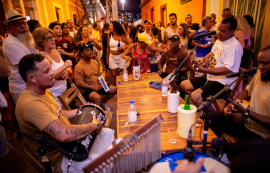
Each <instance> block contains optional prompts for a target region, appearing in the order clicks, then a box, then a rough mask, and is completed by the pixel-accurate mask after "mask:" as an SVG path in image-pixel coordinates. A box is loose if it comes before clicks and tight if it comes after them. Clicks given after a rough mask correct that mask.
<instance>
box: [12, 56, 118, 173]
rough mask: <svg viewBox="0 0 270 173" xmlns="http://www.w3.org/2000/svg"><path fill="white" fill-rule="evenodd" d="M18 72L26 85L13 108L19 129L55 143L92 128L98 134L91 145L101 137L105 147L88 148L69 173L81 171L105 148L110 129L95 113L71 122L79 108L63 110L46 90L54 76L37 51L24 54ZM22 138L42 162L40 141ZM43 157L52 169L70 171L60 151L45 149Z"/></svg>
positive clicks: (76, 136) (85, 132) (45, 60)
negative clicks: (82, 121)
mask: <svg viewBox="0 0 270 173" xmlns="http://www.w3.org/2000/svg"><path fill="white" fill-rule="evenodd" d="M19 73H20V75H21V77H22V78H23V80H24V81H25V82H26V88H25V90H24V91H23V92H22V94H21V96H20V98H19V99H18V102H17V105H16V110H15V111H16V118H17V120H18V124H19V126H20V129H21V131H23V132H24V133H26V134H28V135H30V136H34V137H36V138H38V139H39V138H41V137H44V138H46V139H48V140H51V141H54V142H55V143H57V145H61V144H62V143H66V142H72V141H77V140H79V139H82V138H84V137H85V136H87V135H89V134H90V133H92V132H93V131H96V132H97V133H100V134H99V135H98V136H97V138H96V139H95V142H94V145H95V143H96V142H98V144H99V145H100V143H99V141H98V140H99V139H98V138H100V140H102V142H103V144H104V148H106V149H104V150H103V151H100V152H99V151H97V150H95V153H96V154H91V151H90V154H89V157H88V158H87V159H86V160H84V161H82V162H74V163H73V164H72V165H71V167H70V169H69V171H70V172H81V171H82V167H83V165H86V164H88V163H89V162H91V160H93V159H94V158H96V157H97V156H99V155H100V154H101V153H103V152H104V151H106V150H107V149H108V147H109V145H110V144H111V140H109V139H111V137H112V135H113V130H111V129H108V128H102V126H101V123H100V122H98V121H97V119H96V117H95V115H93V120H92V122H88V123H86V124H83V125H73V124H71V123H70V121H69V119H70V118H75V117H76V115H77V114H76V112H77V111H78V110H77V109H74V110H62V109H61V106H60V105H59V104H58V103H57V102H56V100H55V99H54V97H53V95H52V93H51V92H50V91H49V90H48V88H50V87H52V86H53V85H54V82H55V79H54V77H53V72H52V70H51V65H50V63H49V61H47V59H45V58H44V57H43V56H42V55H40V54H29V55H26V56H24V57H23V58H22V59H21V60H20V62H19ZM104 133H105V134H106V135H108V140H104V138H103V134H104ZM24 140H25V142H26V143H27V147H28V148H27V149H28V150H29V151H30V152H31V153H32V154H33V156H34V157H35V158H36V159H37V160H38V161H39V162H41V160H42V157H41V155H40V154H39V153H38V148H39V147H40V144H38V143H37V142H35V141H33V140H31V139H29V138H24ZM105 143H106V144H105ZM46 156H47V157H48V159H49V160H50V163H51V164H52V166H53V167H54V170H53V172H62V171H63V172H69V171H67V167H68V159H67V158H66V157H63V155H62V154H61V153H60V152H59V151H57V150H48V151H47V153H46ZM61 169H62V171H61Z"/></svg>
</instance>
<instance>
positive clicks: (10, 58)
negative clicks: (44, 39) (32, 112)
mask: <svg viewBox="0 0 270 173" xmlns="http://www.w3.org/2000/svg"><path fill="white" fill-rule="evenodd" d="M6 19H7V20H6V25H7V30H8V33H9V35H8V37H7V38H6V39H5V40H4V42H3V47H2V50H3V54H4V57H5V59H6V60H7V62H8V65H9V68H10V70H11V74H10V76H9V90H10V94H11V95H12V98H13V100H14V102H15V103H16V102H17V100H18V98H19V96H20V94H21V93H22V91H23V90H24V89H25V82H24V81H23V79H22V78H21V76H20V74H19V72H18V64H19V61H20V60H21V58H22V57H23V56H24V55H27V54H30V53H36V49H34V41H33V38H32V35H31V33H30V31H29V29H28V25H27V22H26V19H25V17H22V16H21V14H20V13H19V12H17V11H16V10H10V11H8V12H7V13H6Z"/></svg>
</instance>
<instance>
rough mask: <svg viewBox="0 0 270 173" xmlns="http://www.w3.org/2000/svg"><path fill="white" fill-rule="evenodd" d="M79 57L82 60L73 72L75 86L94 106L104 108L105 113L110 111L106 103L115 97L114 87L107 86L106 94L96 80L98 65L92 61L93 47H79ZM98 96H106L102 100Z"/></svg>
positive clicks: (84, 45)
mask: <svg viewBox="0 0 270 173" xmlns="http://www.w3.org/2000/svg"><path fill="white" fill-rule="evenodd" d="M79 55H80V56H81V58H82V59H81V60H80V61H79V62H78V64H77V65H76V66H75V70H74V77H75V82H76V85H77V86H78V88H79V89H80V91H81V92H82V95H83V97H84V98H85V99H86V100H88V101H90V100H92V101H94V103H95V104H97V105H99V106H101V107H104V108H105V109H106V110H107V111H110V108H109V107H108V106H107V104H106V102H107V101H108V100H109V99H111V98H112V97H113V96H115V94H116V87H115V86H112V85H108V87H109V89H110V90H109V91H108V92H105V90H104V89H103V88H102V85H101V84H100V82H99V79H98V77H99V67H98V63H97V62H96V60H94V54H93V45H92V46H91V45H87V44H83V45H81V47H80V48H79ZM100 94H102V95H106V97H105V98H104V99H103V100H102V99H101V96H100Z"/></svg>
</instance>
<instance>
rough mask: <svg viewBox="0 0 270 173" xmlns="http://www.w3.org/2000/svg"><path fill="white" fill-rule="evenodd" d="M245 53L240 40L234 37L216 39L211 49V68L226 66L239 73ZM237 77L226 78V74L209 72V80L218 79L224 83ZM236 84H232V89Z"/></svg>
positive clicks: (228, 82)
mask: <svg viewBox="0 0 270 173" xmlns="http://www.w3.org/2000/svg"><path fill="white" fill-rule="evenodd" d="M242 55H243V48H242V46H241V44H240V43H239V41H238V40H237V39H236V38H235V37H232V38H230V39H228V40H226V41H223V42H222V41H220V40H216V42H215V44H214V46H213V48H212V50H211V57H212V59H211V61H210V66H209V68H218V67H226V68H228V69H229V70H230V71H232V72H234V73H237V72H238V71H239V67H240V63H241V58H242ZM236 78H237V77H233V78H226V75H212V74H207V80H209V81H217V82H219V83H221V84H223V85H227V84H230V83H231V82H233V81H234V80H235V79H236ZM233 87H234V84H233V85H231V86H230V89H231V90H232V89H233Z"/></svg>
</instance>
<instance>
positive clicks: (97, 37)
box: [0, 8, 270, 172]
mask: <svg viewBox="0 0 270 173" xmlns="http://www.w3.org/2000/svg"><path fill="white" fill-rule="evenodd" d="M6 17H7V19H6V22H5V25H6V30H7V37H6V38H4V39H2V47H1V53H2V54H1V57H0V59H1V61H0V64H1V69H0V70H1V71H0V72H1V77H4V76H9V80H8V81H5V83H4V84H2V83H1V87H2V88H1V91H2V92H5V94H4V95H5V97H6V98H7V100H8V102H7V103H8V107H9V108H13V109H14V107H15V105H16V109H15V112H14V110H13V112H12V109H11V110H10V111H7V113H6V114H10V115H6V118H7V120H9V119H11V118H10V117H14V114H16V118H17V121H18V124H19V126H20V129H21V130H22V131H24V132H26V133H30V134H31V135H33V136H36V137H39V136H43V135H45V136H47V137H49V138H52V139H53V140H56V141H58V142H69V141H75V140H78V139H80V138H82V137H85V136H86V135H88V134H89V133H90V132H93V131H97V132H98V133H100V132H101V129H102V128H101V127H100V126H101V124H100V123H99V122H98V121H97V120H96V118H95V117H94V118H93V121H92V122H91V123H88V124H85V125H71V123H70V120H69V119H70V118H73V117H74V116H76V112H77V109H74V110H70V111H67V110H63V109H61V106H62V105H61V103H60V102H59V100H58V98H57V97H58V96H59V95H62V94H63V93H64V92H65V91H66V90H67V88H68V85H67V82H66V79H67V78H68V77H70V75H71V76H73V77H74V81H75V84H76V86H77V87H78V88H79V90H80V92H81V93H82V95H83V97H84V98H85V99H86V100H87V101H90V102H91V101H92V102H93V103H95V104H96V105H98V106H100V107H102V108H103V109H104V110H107V111H109V110H110V108H109V107H108V105H107V104H106V102H107V101H108V100H109V99H110V98H112V97H114V96H115V95H116V92H117V89H116V87H115V86H116V76H117V75H119V74H121V72H122V71H123V70H124V69H125V68H126V69H127V70H128V72H129V73H132V69H133V66H134V65H135V63H136V64H137V65H139V66H140V72H141V73H147V72H148V73H149V72H151V73H157V74H158V75H160V77H162V78H165V77H167V76H168V75H169V74H171V73H173V72H174V71H175V69H176V68H177V67H178V66H179V65H180V64H181V63H182V62H183V61H184V60H185V63H183V65H182V66H181V68H179V72H181V73H180V74H181V75H180V76H179V88H178V89H179V90H180V91H181V92H180V93H181V97H184V96H185V94H189V95H190V96H191V101H192V102H193V104H195V105H196V106H200V105H201V104H202V103H203V101H205V100H206V98H207V97H208V96H210V95H215V94H217V93H218V92H219V91H220V90H221V89H223V88H224V86H225V85H228V84H230V83H231V82H233V81H234V80H235V79H236V77H234V78H226V74H230V73H237V72H239V70H240V71H242V70H249V69H250V68H252V61H253V59H254V56H253V52H252V51H253V48H254V41H253V40H254V39H253V38H254V24H253V19H252V17H251V16H248V15H245V16H239V15H237V16H235V17H234V16H232V14H231V10H230V9H229V8H225V9H224V10H223V13H222V21H221V22H216V15H215V14H211V15H210V16H206V17H204V18H203V19H202V21H201V22H199V23H201V24H199V23H193V22H192V14H190V13H188V14H186V15H185V21H186V23H180V24H179V23H178V21H177V15H176V14H175V13H171V14H169V20H170V23H169V24H168V25H167V26H166V27H164V26H160V25H161V23H160V22H157V23H156V24H153V23H152V21H151V20H145V21H144V22H143V24H142V25H141V24H139V25H137V26H133V25H129V24H128V23H124V24H120V23H119V22H118V21H113V22H111V24H109V23H105V24H104V25H103V26H102V27H101V22H95V23H94V24H93V25H92V24H85V25H81V26H79V27H78V28H77V27H76V28H75V26H74V22H73V21H72V20H67V22H66V23H62V24H60V23H59V22H57V21H56V22H52V23H50V24H49V26H48V27H46V26H42V25H41V24H39V22H38V21H36V20H30V21H26V18H25V17H23V16H21V14H19V13H18V12H17V11H16V10H10V11H8V12H7V14H6ZM210 31H216V32H217V33H216V34H215V35H207V36H205V37H197V35H199V34H206V33H208V32H210ZM195 46H197V49H196V50H195V51H193V48H194V47H195ZM188 55H190V56H188ZM3 58H4V59H5V60H4V59H3ZM186 58H187V59H186ZM269 64H270V47H267V48H265V49H263V50H261V52H260V54H259V56H258V69H259V70H258V71H257V73H256V74H255V75H254V77H253V79H252V80H251V82H250V84H249V85H247V87H246V88H243V91H242V94H240V95H238V96H236V97H235V99H234V100H233V103H234V104H235V105H237V106H238V109H239V110H240V111H242V112H245V114H244V115H245V116H243V119H242V124H235V123H233V125H232V121H231V118H228V117H230V116H231V115H232V114H233V112H232V104H229V105H228V106H227V107H225V108H224V113H223V114H216V113H213V114H211V115H210V116H209V118H210V120H211V122H212V123H211V125H210V127H211V128H212V130H213V131H214V132H215V133H216V134H217V136H219V137H220V136H221V135H222V134H223V133H224V132H226V133H228V134H230V135H233V136H236V137H238V138H239V139H241V140H242V139H251V138H269V137H270V130H269V129H270V117H269V116H270V109H269V103H270V92H268V91H269V90H268V89H270V88H269V86H270V85H269V84H270V82H269V81H270V78H269V76H270V65H269ZM2 66H3V68H2ZM4 67H5V68H4ZM7 67H8V68H7ZM5 69H7V70H5ZM67 69H69V70H67ZM2 71H4V72H3V75H2ZM70 72H71V73H70ZM103 72H105V79H106V82H107V83H108V87H109V89H110V90H109V91H108V92H105V90H104V89H103V88H102V85H101V83H100V81H99V79H98V77H99V76H100V75H102V74H104V73H103ZM3 87H5V89H3ZM233 87H234V85H231V86H230V88H229V90H228V91H227V93H230V91H231V90H232V89H233ZM6 88H8V89H6ZM101 95H105V97H104V98H102V97H101ZM11 97H12V99H10V98H11ZM239 100H240V101H241V100H250V106H248V107H243V106H242V105H241V104H240V101H239ZM12 114H13V115H12ZM0 130H1V129H0ZM102 131H105V132H106V131H107V130H102ZM105 132H104V133H105ZM26 142H27V143H28V144H29V147H30V151H31V152H32V154H33V155H34V156H35V157H36V158H37V159H38V160H39V161H40V159H41V158H40V157H39V156H38V153H37V145H36V144H33V143H32V141H29V140H26ZM0 154H1V153H0ZM48 156H49V159H51V160H53V163H54V165H53V166H55V170H59V171H60V172H61V169H62V170H64V168H63V165H62V168H61V160H62V158H63V157H62V156H61V155H59V153H55V152H49V154H48ZM197 163H200V164H201V163H202V161H201V160H199V161H198V162H197ZM182 167H183V166H182ZM185 169H186V168H185ZM176 170H177V171H179V172H181V168H178V169H176Z"/></svg>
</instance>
